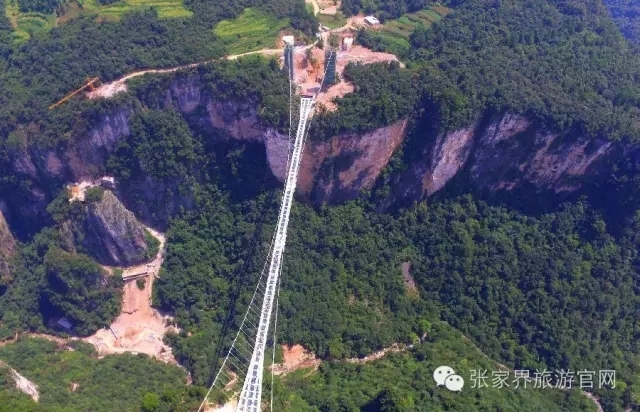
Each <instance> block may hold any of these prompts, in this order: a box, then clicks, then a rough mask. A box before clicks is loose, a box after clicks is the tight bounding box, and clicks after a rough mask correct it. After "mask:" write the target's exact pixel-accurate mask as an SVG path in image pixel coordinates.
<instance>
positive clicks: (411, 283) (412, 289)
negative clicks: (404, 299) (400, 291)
mask: <svg viewBox="0 0 640 412" xmlns="http://www.w3.org/2000/svg"><path fill="white" fill-rule="evenodd" d="M400 270H401V271H402V279H403V280H404V287H405V289H406V291H407V294H409V295H413V296H418V287H417V286H416V281H415V280H414V279H413V276H411V262H403V263H402V265H400Z"/></svg>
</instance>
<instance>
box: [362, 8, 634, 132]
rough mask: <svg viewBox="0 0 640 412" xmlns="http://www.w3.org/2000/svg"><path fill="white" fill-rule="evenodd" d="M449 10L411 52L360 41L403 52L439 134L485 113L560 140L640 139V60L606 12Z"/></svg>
mask: <svg viewBox="0 0 640 412" xmlns="http://www.w3.org/2000/svg"><path fill="white" fill-rule="evenodd" d="M450 3H451V6H452V7H453V8H455V13H452V14H451V15H450V16H448V17H447V18H446V19H443V20H442V21H440V22H438V23H436V24H433V25H432V26H431V28H430V29H427V28H425V27H424V26H417V27H416V29H415V30H414V32H413V33H412V34H411V38H410V43H411V48H410V49H406V48H404V49H403V48H398V47H396V48H394V47H393V46H394V43H392V42H389V40H388V36H387V38H385V35H384V34H376V33H371V32H362V33H361V34H360V35H359V36H358V39H359V41H360V42H361V43H363V44H365V45H369V46H370V47H373V48H375V49H389V50H393V51H396V52H399V53H404V55H403V56H402V57H403V58H405V59H406V60H409V61H410V67H412V68H413V69H414V70H416V71H419V72H420V73H421V79H422V85H423V93H422V95H423V96H424V99H423V101H424V103H425V104H426V105H427V108H428V110H429V111H436V112H438V113H439V117H440V119H439V120H440V121H441V123H440V124H441V126H442V128H453V127H460V126H463V125H467V124H469V122H470V121H471V120H472V119H474V118H476V117H477V115H478V113H483V112H487V111H497V112H504V111H514V112H518V113H524V114H526V115H528V116H530V117H531V118H534V119H536V120H538V121H539V122H540V123H541V124H543V125H545V126H547V127H548V128H550V129H552V130H555V131H558V132H562V133H566V132H567V131H573V132H578V133H582V134H584V135H587V136H590V137H596V136H605V137H606V138H608V139H612V140H618V139H623V138H631V139H633V140H637V139H638V138H640V126H639V125H640V111H638V110H637V107H636V106H637V102H638V101H639V100H638V99H639V98H640V85H639V84H638V82H637V81H636V80H635V73H637V72H638V70H640V54H638V53H636V51H635V48H633V47H631V46H630V45H629V44H628V42H627V41H625V39H624V38H623V37H622V36H621V35H620V32H619V30H618V29H617V27H616V26H615V24H614V23H613V22H612V21H611V20H610V19H609V18H607V17H606V10H604V9H603V8H601V7H600V8H598V7H597V6H596V5H593V4H591V3H588V2H587V3H584V4H583V3H582V2H579V5H578V6H573V5H572V3H570V2H567V3H565V2H563V1H560V0H554V1H545V0H532V1H527V2H503V3H500V4H498V5H496V6H495V7H491V8H487V7H486V4H485V2H484V1H482V0H471V1H464V2H462V1H461V2H455V1H452V2H450ZM458 3H459V4H458ZM576 10H578V11H579V12H577V11H576ZM618 62H625V63H624V64H619V63H618Z"/></svg>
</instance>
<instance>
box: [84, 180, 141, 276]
mask: <svg viewBox="0 0 640 412" xmlns="http://www.w3.org/2000/svg"><path fill="white" fill-rule="evenodd" d="M84 226H85V239H84V243H85V246H86V247H87V250H89V251H90V253H91V254H92V255H93V256H94V257H95V258H96V260H97V261H98V262H100V263H103V264H107V265H114V266H130V265H135V264H137V263H141V262H143V261H145V260H146V259H148V251H149V246H148V245H147V241H146V232H145V228H144V226H142V224H140V222H138V221H137V220H136V217H135V216H134V215H133V213H131V212H130V211H129V210H127V209H126V208H125V207H124V205H123V204H122V203H120V201H119V200H118V198H117V197H116V196H115V195H114V194H113V193H111V191H108V190H106V191H105V192H104V194H103V196H102V199H101V200H100V201H99V202H93V203H90V204H89V205H88V207H87V216H86V218H85V222H84Z"/></svg>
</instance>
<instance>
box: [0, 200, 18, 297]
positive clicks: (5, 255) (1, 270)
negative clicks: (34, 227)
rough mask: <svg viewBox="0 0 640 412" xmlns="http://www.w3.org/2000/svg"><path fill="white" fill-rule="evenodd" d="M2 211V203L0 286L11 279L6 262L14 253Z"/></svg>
mask: <svg viewBox="0 0 640 412" xmlns="http://www.w3.org/2000/svg"><path fill="white" fill-rule="evenodd" d="M3 209H4V207H3V203H2V202H0V284H2V283H3V281H4V280H8V278H10V277H11V273H10V271H9V262H8V260H9V259H10V258H11V256H12V255H13V254H14V253H15V251H16V240H15V239H14V237H13V235H12V234H11V231H10V230H9V225H7V221H6V220H5V218H4V214H3V212H2V211H3Z"/></svg>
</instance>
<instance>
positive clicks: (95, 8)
mask: <svg viewBox="0 0 640 412" xmlns="http://www.w3.org/2000/svg"><path fill="white" fill-rule="evenodd" d="M19 1H20V0H4V2H5V3H4V4H5V14H6V15H7V17H8V18H9V20H10V21H11V24H12V25H13V28H14V32H13V36H14V41H15V42H16V43H23V42H25V41H27V40H29V39H30V38H31V36H33V35H36V34H37V33H40V32H46V31H49V30H51V28H53V27H55V26H56V25H57V24H64V23H65V22H66V21H69V20H71V19H73V18H75V17H78V16H79V15H80V14H95V15H97V16H98V17H99V18H100V19H101V20H117V19H119V18H120V17H121V16H122V15H123V14H125V13H128V12H131V11H135V10H141V9H145V8H149V7H151V8H155V9H156V10H157V11H158V16H159V17H160V18H184V17H191V15H192V14H193V13H192V12H191V11H190V10H187V9H186V8H185V7H184V1H183V0H121V1H118V2H117V3H113V4H109V5H105V6H103V5H101V4H100V3H98V1H97V0H75V1H70V2H67V3H65V4H64V6H63V10H64V11H63V12H62V14H61V15H59V16H57V15H56V14H55V12H52V13H50V14H44V13H34V12H30V13H22V12H20V8H19Z"/></svg>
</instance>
